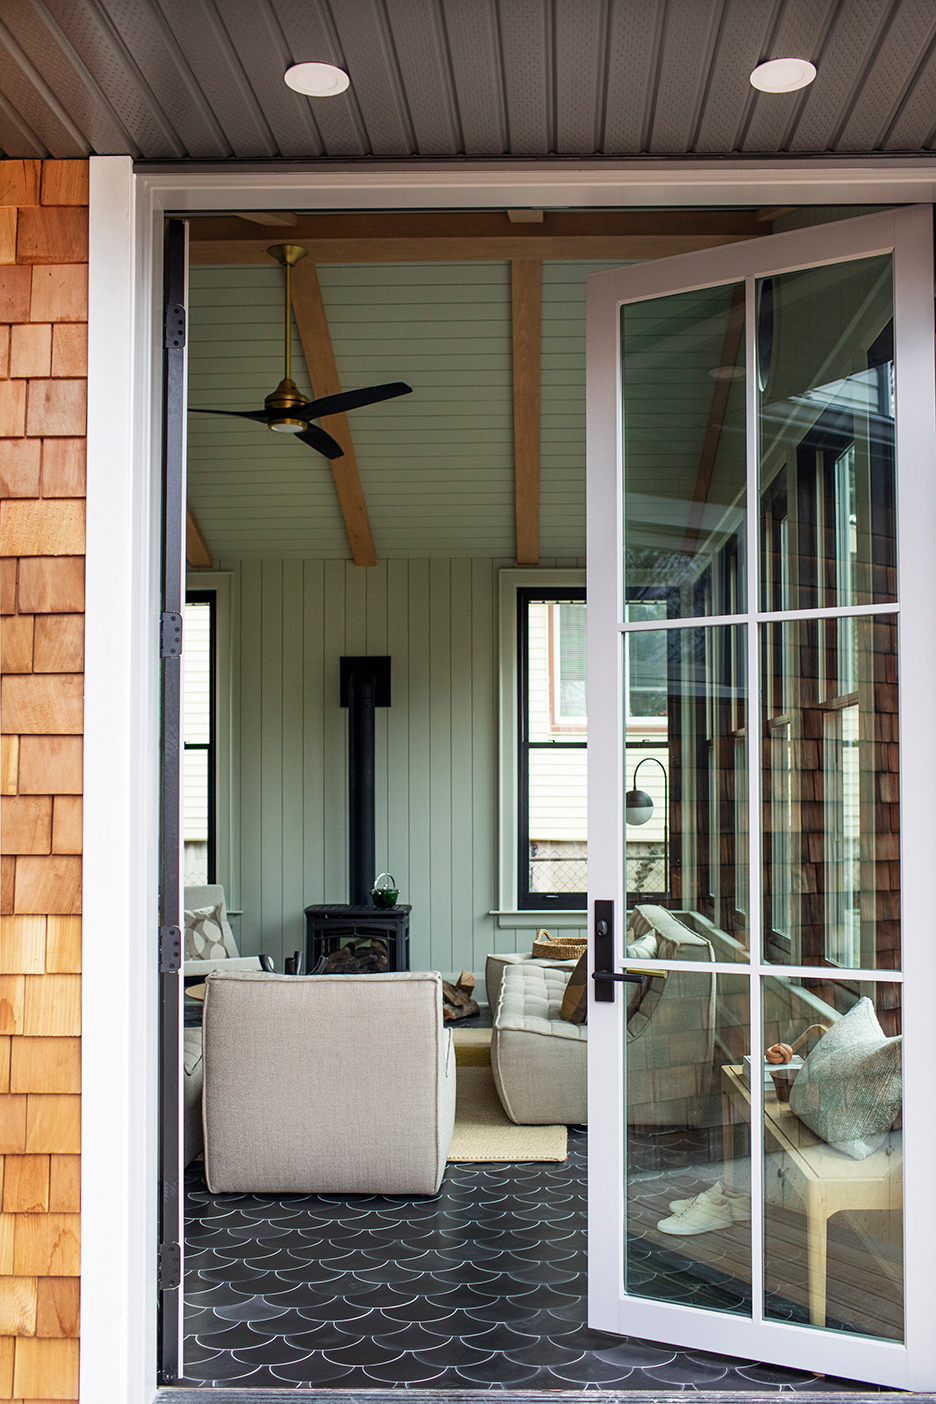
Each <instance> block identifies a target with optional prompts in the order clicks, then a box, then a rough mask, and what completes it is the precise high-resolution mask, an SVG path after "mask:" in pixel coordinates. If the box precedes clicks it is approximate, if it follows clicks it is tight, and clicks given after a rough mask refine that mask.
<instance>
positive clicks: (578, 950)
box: [533, 930, 588, 960]
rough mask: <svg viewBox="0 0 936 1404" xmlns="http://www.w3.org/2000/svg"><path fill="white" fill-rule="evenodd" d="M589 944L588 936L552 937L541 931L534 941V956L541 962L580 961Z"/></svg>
mask: <svg viewBox="0 0 936 1404" xmlns="http://www.w3.org/2000/svg"><path fill="white" fill-rule="evenodd" d="M587 944H588V938H587V937H586V936H550V934H549V932H548V931H542V930H541V931H537V933H536V938H535V939H534V941H533V954H534V955H535V956H536V957H537V958H538V959H540V960H578V958H579V956H580V955H584V953H585V947H586V946H587Z"/></svg>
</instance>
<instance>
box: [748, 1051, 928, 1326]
mask: <svg viewBox="0 0 936 1404" xmlns="http://www.w3.org/2000/svg"><path fill="white" fill-rule="evenodd" d="M721 1090H722V1119H723V1124H724V1135H725V1176H724V1183H725V1188H726V1189H734V1188H735V1186H734V1183H733V1178H734V1166H735V1147H736V1128H737V1127H739V1126H740V1125H741V1124H742V1123H743V1122H747V1124H748V1125H750V1122H751V1091H750V1088H749V1087H747V1086H745V1084H744V1083H743V1082H742V1080H741V1068H740V1066H731V1065H729V1064H726V1065H723V1066H722V1070H721ZM764 1131H765V1146H764V1149H765V1152H766V1157H765V1162H764V1195H765V1200H766V1202H767V1203H768V1204H773V1205H776V1206H777V1207H778V1208H782V1209H788V1210H792V1211H794V1212H797V1213H802V1208H803V1205H805V1209H806V1263H807V1273H808V1300H809V1320H810V1324H811V1325H813V1326H824V1325H825V1318H826V1270H827V1264H826V1256H827V1226H828V1220H829V1219H830V1218H831V1217H832V1215H833V1214H838V1213H840V1212H841V1211H842V1210H843V1209H854V1210H861V1209H877V1210H890V1211H894V1210H900V1208H901V1206H902V1203H903V1181H902V1174H901V1170H902V1165H903V1156H902V1154H901V1137H900V1133H899V1132H892V1133H891V1134H890V1135H889V1136H888V1138H887V1142H886V1144H885V1145H884V1146H882V1148H881V1149H880V1150H878V1151H875V1152H874V1154H873V1155H869V1156H868V1157H867V1159H865V1160H852V1159H851V1158H850V1157H849V1156H847V1155H844V1154H843V1153H842V1152H841V1151H837V1150H833V1149H832V1147H831V1146H829V1145H826V1143H825V1141H822V1140H820V1139H819V1137H818V1136H817V1135H815V1133H814V1132H812V1131H810V1129H809V1127H808V1126H805V1125H804V1124H803V1122H802V1121H800V1119H799V1117H797V1116H795V1115H794V1113H793V1112H791V1111H790V1104H789V1102H780V1101H778V1100H777V1094H776V1092H775V1091H774V1090H773V1089H772V1088H771V1090H770V1091H769V1092H768V1091H766V1090H765V1092H764ZM751 1145H752V1154H756V1149H755V1147H756V1145H757V1137H756V1136H754V1135H753V1133H752V1139H751ZM746 1189H747V1186H744V1187H743V1190H746Z"/></svg>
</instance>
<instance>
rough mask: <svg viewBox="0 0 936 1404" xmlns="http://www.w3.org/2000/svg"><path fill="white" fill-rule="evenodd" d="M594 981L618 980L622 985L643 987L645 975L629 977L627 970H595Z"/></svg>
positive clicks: (593, 973)
mask: <svg viewBox="0 0 936 1404" xmlns="http://www.w3.org/2000/svg"><path fill="white" fill-rule="evenodd" d="M592 979H593V980H617V981H619V982H620V984H622V985H642V984H643V982H644V980H645V979H646V976H645V975H629V974H628V973H627V971H626V970H593V971H592Z"/></svg>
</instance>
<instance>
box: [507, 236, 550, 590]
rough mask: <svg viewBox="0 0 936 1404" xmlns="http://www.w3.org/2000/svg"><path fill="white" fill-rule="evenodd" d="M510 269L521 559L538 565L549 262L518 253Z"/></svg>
mask: <svg viewBox="0 0 936 1404" xmlns="http://www.w3.org/2000/svg"><path fill="white" fill-rule="evenodd" d="M510 269H511V284H510V294H511V311H512V315H513V432H514V497H515V502H516V517H517V564H518V565H538V564H539V514H540V345H541V321H542V302H543V264H542V261H541V260H540V259H536V258H517V259H514V260H513V261H512V263H511V265H510Z"/></svg>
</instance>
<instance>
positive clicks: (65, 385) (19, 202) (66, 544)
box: [0, 161, 88, 1401]
mask: <svg viewBox="0 0 936 1404" xmlns="http://www.w3.org/2000/svg"><path fill="white" fill-rule="evenodd" d="M87 205H88V163H87V162H86V161H45V162H40V161H2V162H0V572H2V574H0V585H2V601H0V609H2V620H0V628H2V637H0V644H2V673H3V677H2V700H0V728H2V733H3V751H2V777H0V790H2V800H0V803H2V854H3V856H2V869H3V873H2V876H3V889H2V918H0V919H2V942H0V1094H2V1095H0V1105H2V1116H0V1153H2V1156H3V1180H2V1184H3V1200H2V1214H0V1274H2V1280H0V1399H11V1398H12V1399H16V1400H21V1401H32V1400H35V1401H38V1400H44V1401H45V1400H64V1399H76V1398H77V1397H78V1286H79V1279H78V1271H79V1209H80V1204H79V1165H80V1157H79V1151H80V1144H79V1133H80V1114H79V1113H80V1105H81V1098H80V1090H81V1087H80V1075H81V1059H80V1053H81V1038H80V1035H81V1023H80V1019H81V975H80V970H81V915H80V914H81V803H82V800H81V795H82V729H83V681H84V679H83V661H84V660H83V651H84V613H83V611H84V507H85V504H84V483H85V439H84V434H85V401H86V390H87V380H86V376H87V350H86V348H87V285H88V277H87V274H88V266H87V260H88V209H87Z"/></svg>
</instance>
